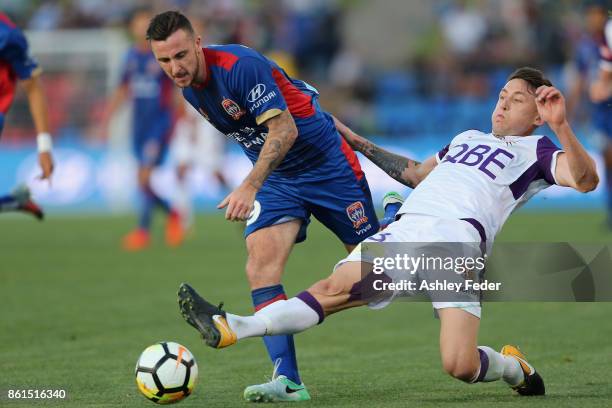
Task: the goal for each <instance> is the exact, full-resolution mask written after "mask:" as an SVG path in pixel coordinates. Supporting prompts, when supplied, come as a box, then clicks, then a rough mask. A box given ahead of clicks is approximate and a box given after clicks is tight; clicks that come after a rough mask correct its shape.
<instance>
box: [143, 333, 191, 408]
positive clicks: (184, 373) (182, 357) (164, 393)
mask: <svg viewBox="0 0 612 408" xmlns="http://www.w3.org/2000/svg"><path fill="white" fill-rule="evenodd" d="M197 380H198V365H197V364H196V361H195V358H194V357H193V354H191V352H190V351H189V350H187V348H186V347H184V346H181V345H180V344H178V343H174V342H171V341H167V342H160V343H157V344H153V345H152V346H149V347H147V348H146V349H145V351H143V352H142V354H141V355H140V358H139V359H138V362H137V363H136V384H137V385H138V389H139V390H140V392H141V393H142V395H144V396H145V397H146V398H148V399H150V400H151V401H153V402H156V403H158V404H172V403H174V402H179V401H180V400H182V399H183V398H185V397H186V396H188V395H189V394H191V393H192V392H193V389H194V387H195V385H196V382H197Z"/></svg>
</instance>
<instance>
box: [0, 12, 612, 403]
mask: <svg viewBox="0 0 612 408" xmlns="http://www.w3.org/2000/svg"><path fill="white" fill-rule="evenodd" d="M142 4H153V5H154V7H155V9H156V10H163V9H167V8H179V9H181V10H183V11H185V12H186V13H188V14H189V16H191V17H197V18H201V19H203V20H204V21H205V22H206V23H207V25H206V27H207V31H206V33H205V39H204V41H205V42H206V43H224V42H242V43H245V44H247V45H252V46H254V47H256V48H258V49H260V50H263V51H266V52H267V53H269V54H274V55H275V56H277V57H279V59H282V60H283V61H284V62H283V64H284V65H285V66H286V67H289V68H290V70H294V71H295V72H298V75H297V76H298V77H299V78H303V79H306V80H308V81H309V82H311V83H312V84H313V85H315V86H316V87H317V88H318V89H319V90H320V91H321V95H322V96H321V100H322V104H323V106H324V107H325V108H326V109H328V110H329V111H331V112H333V113H335V114H337V115H339V116H340V117H342V118H343V119H344V120H346V121H347V122H348V123H350V124H351V126H353V127H354V128H355V129H357V130H358V131H359V132H361V133H363V134H364V135H367V136H369V137H375V138H377V139H378V140H379V141H380V142H381V143H383V144H385V145H388V146H391V147H393V148H394V149H395V148H397V150H398V151H404V152H407V153H410V154H413V155H414V156H415V157H417V158H424V157H426V156H427V155H428V154H431V153H433V152H434V151H436V150H437V149H438V148H439V147H440V146H443V145H445V144H446V143H448V140H450V138H451V137H452V136H454V135H455V134H456V133H457V132H458V131H461V130H463V129H466V128H471V127H477V128H482V129H484V130H488V129H489V126H490V125H489V114H490V110H491V109H492V106H493V104H494V102H493V100H494V98H495V96H496V91H497V88H498V87H499V85H500V84H502V83H503V81H504V79H505V77H506V75H507V74H508V73H509V72H510V71H511V70H512V69H513V68H514V67H516V66H519V65H524V64H530V65H535V66H538V67H540V68H543V69H545V70H546V71H547V72H549V73H551V76H552V77H553V79H554V81H555V82H556V83H557V84H558V85H559V86H560V87H561V88H562V89H568V87H569V86H571V84H572V81H573V78H574V75H575V71H574V69H573V68H572V64H571V61H572V57H573V54H574V50H575V46H576V44H577V43H578V41H579V40H580V38H581V37H582V36H583V35H584V29H585V27H584V15H583V13H582V9H581V8H580V5H579V2H575V1H538V0H533V1H529V0H520V1H519V0H505V1H501V0H500V1H494V0H488V1H485V0H481V1H467V2H464V1H450V0H449V1H435V2H422V1H402V0H385V1H384V2H371V1H365V0H355V1H349V0H342V1H323V0H321V1H306V0H302V1H300V0H291V1H289V0H288V1H280V0H278V1H240V0H221V1H174V2H171V1H152V2H129V1H120V0H80V1H68V0H64V1H57V2H56V1H22V0H2V3H1V8H2V9H3V11H5V12H7V13H8V14H10V16H11V17H12V18H13V19H14V20H15V21H16V22H17V23H18V24H19V25H20V26H21V27H24V28H25V29H27V36H28V38H29V40H30V43H31V47H32V51H33V54H34V55H35V56H36V57H37V58H38V59H39V61H40V62H41V64H42V66H43V68H44V70H45V74H44V76H43V78H44V84H45V87H46V90H47V94H48V97H49V100H50V108H51V123H52V127H53V128H52V131H53V135H54V137H55V146H56V149H55V154H56V159H57V163H58V168H57V174H56V175H55V176H54V178H53V184H52V186H51V187H50V188H49V187H48V186H46V185H45V184H41V183H39V182H37V181H36V180H34V177H35V176H36V175H37V174H38V173H37V172H38V170H37V168H36V162H35V153H34V152H35V145H34V142H33V141H34V137H33V136H34V131H33V129H32V127H31V120H30V118H29V113H28V112H27V105H26V103H25V101H24V99H23V94H20V95H19V98H18V100H17V101H16V104H15V105H14V106H13V108H12V110H11V112H10V114H9V116H8V118H7V125H6V128H5V132H4V134H3V138H2V141H1V144H0V190H1V191H8V190H9V189H10V188H12V187H13V186H14V185H15V184H16V183H18V182H20V181H23V180H27V181H28V184H29V185H30V186H31V187H32V188H33V190H34V192H35V194H36V198H37V199H40V201H41V203H42V204H43V205H44V206H45V207H46V208H48V211H49V214H50V215H49V217H48V219H47V220H46V221H45V222H44V223H42V224H39V223H37V222H35V221H33V220H31V219H29V218H27V217H25V216H22V215H14V216H13V215H5V214H3V215H2V217H0V298H1V299H2V307H0V344H1V345H2V347H0V406H9V407H10V406H28V407H30V406H74V407H84V406H96V407H103V406H113V407H114V406H126V407H133V406H143V407H144V406H152V405H151V403H150V402H148V401H146V400H145V399H144V398H142V396H140V395H139V394H138V392H137V390H136V386H135V383H134V378H133V376H134V375H133V370H134V363H135V362H136V359H137V357H138V355H139V353H140V352H141V351H142V350H143V349H144V348H145V347H146V346H147V345H149V344H151V343H153V342H155V341H159V340H173V341H178V342H180V343H182V344H184V345H186V346H187V347H188V348H189V349H190V350H191V351H192V352H193V353H194V354H195V356H196V358H197V360H198V363H199V366H200V384H199V385H198V387H197V388H196V391H195V393H194V395H193V396H191V397H189V398H188V399H187V400H186V401H185V402H182V403H181V405H180V406H185V407H188V406H194V407H195V406H198V407H201V406H205V407H234V406H239V405H240V406H246V404H244V403H241V392H242V390H243V387H244V386H246V385H248V384H253V383H257V382H260V381H262V380H264V376H265V375H266V374H267V373H269V370H270V369H271V367H270V364H269V361H268V360H267V356H266V355H265V352H264V348H263V346H262V344H261V342H260V341H257V340H254V341H250V342H244V343H241V344H239V345H237V346H236V347H234V348H233V349H231V350H223V351H214V350H210V349H208V348H206V347H204V346H203V345H202V344H201V342H200V341H199V339H198V338H197V336H196V335H195V333H194V332H193V331H192V330H191V329H190V328H188V327H187V326H186V325H185V324H184V322H183V321H182V320H181V318H180V316H179V315H178V313H177V308H176V300H175V290H176V288H177V287H178V284H179V283H180V282H181V281H187V282H191V283H192V284H194V286H196V287H198V288H199V289H201V290H202V291H203V292H204V293H206V295H207V296H209V297H210V298H211V300H214V301H217V300H223V301H225V302H226V305H228V308H229V309H231V310H233V311H236V312H238V313H244V314H246V313H250V312H251V305H250V300H249V296H248V287H247V283H246V279H245V278H244V272H243V270H244V261H245V250H244V242H243V240H242V233H241V228H240V227H239V225H237V224H230V223H227V222H226V221H225V220H223V218H222V215H221V214H219V213H217V212H214V211H213V210H212V206H213V204H214V203H216V202H217V200H218V199H220V198H221V196H222V194H223V192H222V191H220V190H219V189H218V187H217V186H216V185H215V182H214V180H213V179H212V178H211V177H210V176H208V175H206V174H202V173H201V172H200V173H196V174H195V175H192V186H193V188H194V191H195V192H196V193H197V199H198V204H199V208H200V209H201V210H202V214H201V215H200V216H199V217H198V218H197V219H196V234H195V235H194V236H192V237H190V239H188V240H187V241H186V242H185V244H184V245H183V246H182V247H180V248H176V249H169V248H166V247H165V245H164V244H163V242H162V239H161V237H159V236H157V235H156V236H155V237H154V242H153V244H152V247H151V248H149V249H148V250H146V251H143V252H140V253H125V252H123V251H121V249H120V238H121V236H122V235H123V234H124V233H125V232H126V231H127V230H128V229H129V228H130V227H131V226H132V225H133V223H134V216H133V215H132V214H128V212H130V210H131V209H132V208H133V205H134V204H135V200H136V196H135V195H134V191H135V186H134V180H133V179H134V176H133V173H131V171H132V170H133V169H134V163H133V162H132V159H131V157H130V153H129V148H128V146H129V136H130V135H129V134H128V132H127V131H126V130H127V129H129V123H128V117H129V112H128V111H127V110H125V111H124V112H122V113H121V114H120V115H119V117H117V118H116V119H115V121H114V123H113V126H112V129H113V130H112V132H111V134H110V135H108V136H109V138H108V140H107V139H106V137H105V135H100V134H99V128H100V125H99V119H100V116H101V111H102V110H103V107H104V102H105V99H106V98H107V96H108V95H109V93H110V92H111V90H112V88H113V86H114V84H116V82H117V80H118V68H119V65H120V61H121V55H122V52H123V51H124V50H125V48H126V47H127V45H128V44H129V37H128V36H127V35H126V33H125V31H124V27H125V22H126V19H127V17H128V15H129V12H130V10H132V9H133V8H134V7H136V6H138V5H142ZM291 65H293V66H291ZM574 112H575V113H574V115H573V116H574V124H575V126H576V129H577V133H578V134H579V136H580V138H581V140H582V141H583V142H585V144H587V145H588V148H589V150H590V151H591V153H592V154H593V156H594V157H596V158H597V160H598V162H599V164H600V169H601V162H600V160H599V156H598V154H597V151H598V144H597V138H596V137H595V135H594V131H593V129H592V128H591V126H590V123H589V120H588V104H586V102H585V100H584V99H583V100H582V105H581V106H580V107H578V108H577V109H576V110H575V111H574ZM227 148H228V155H229V156H228V158H227V159H226V162H227V163H228V165H227V166H226V168H225V171H226V172H227V175H228V177H230V178H231V180H232V181H233V183H237V182H238V181H239V180H240V177H241V174H243V173H244V172H246V171H247V170H248V166H249V165H248V163H247V162H246V160H245V159H243V158H242V156H240V153H239V151H238V150H237V149H236V146H233V145H231V144H229V145H228V147H227ZM362 164H363V165H364V167H365V169H366V172H367V173H368V176H369V178H370V182H371V184H372V187H373V189H374V192H375V194H376V195H377V196H378V197H380V195H381V194H382V193H383V192H384V191H385V190H386V189H389V188H395V187H398V186H397V184H395V183H394V182H393V181H390V179H389V178H388V177H386V176H383V175H381V173H379V172H377V171H376V169H372V167H371V166H370V165H369V164H368V163H367V161H366V160H362ZM600 174H602V173H601V172H600ZM173 177H174V175H173V170H172V166H171V165H170V164H169V165H168V166H166V167H165V168H164V170H163V171H161V172H160V173H159V174H157V175H156V187H157V188H158V189H160V191H162V192H163V193H164V194H167V195H168V196H172V189H173ZM601 185H603V182H602V183H601ZM601 185H600V187H599V188H598V190H597V191H596V192H594V193H591V194H587V195H580V194H577V193H573V192H560V191H559V190H556V189H554V188H551V189H549V190H547V192H546V196H545V198H538V199H537V201H536V202H534V204H533V205H531V206H530V208H528V209H522V210H520V211H519V212H518V213H517V214H516V215H514V216H513V217H511V219H510V221H509V222H508V224H507V225H506V226H505V227H504V230H503V231H502V233H501V234H500V236H499V238H498V241H499V242H508V241H513V242H537V241H545V242H558V241H571V242H574V241H578V242H591V243H593V242H595V243H603V244H607V245H609V244H610V242H611V241H612V240H611V237H612V236H611V234H610V232H608V231H607V230H606V229H604V227H603V222H604V212H603V200H604V197H603V187H602V186H601ZM402 191H404V190H402ZM553 208H554V211H548V210H550V209H553ZM156 222H157V223H158V224H157V225H156V227H159V226H160V225H159V223H160V222H161V221H160V220H157V221H156ZM313 254H316V256H313ZM342 254H343V249H342V248H341V246H340V244H339V243H338V242H337V240H336V239H335V238H334V237H333V235H332V234H331V233H330V232H329V231H327V230H325V229H323V228H322V227H321V226H320V225H319V224H318V223H316V222H314V223H312V225H311V226H310V229H309V239H308V240H307V241H306V242H305V243H303V244H300V245H298V246H297V247H296V248H295V250H294V251H293V253H292V256H291V258H290V260H289V263H288V266H287V274H286V277H285V279H284V284H285V288H286V291H287V293H288V294H294V293H297V292H298V291H300V290H302V289H304V288H305V287H307V286H308V285H309V284H311V283H312V282H313V281H315V280H317V279H320V278H323V277H325V276H326V275H327V274H328V273H329V271H330V269H331V267H332V265H334V264H335V262H336V261H337V260H338V258H339V257H340V256H342ZM527 284H528V283H527ZM611 314H612V304H611V303H588V304H586V303H582V304H576V303H550V302H549V303H535V302H533V303H522V304H518V303H496V304H486V305H485V308H484V318H483V322H482V329H481V336H480V337H481V341H482V343H483V344H489V345H491V346H494V347H496V348H499V347H501V346H502V345H503V344H505V343H516V344H519V345H520V346H521V347H522V349H523V350H525V351H526V352H527V355H528V357H529V358H530V361H531V362H532V363H533V364H534V365H535V366H536V367H537V368H538V370H540V372H541V373H542V374H543V375H544V378H545V379H546V381H547V394H548V395H547V397H546V398H543V399H542V398H536V399H522V398H519V397H517V396H515V395H513V394H512V393H511V392H510V391H509V390H508V389H507V387H505V385H504V384H499V383H497V384H485V385H477V386H467V385H465V384H462V383H459V382H458V381H455V380H453V379H451V378H449V377H448V376H445V375H444V374H443V373H442V370H441V367H440V363H439V350H438V343H437V336H438V322H437V321H436V320H435V319H432V314H431V305H430V304H428V303H411V304H407V303H401V304H395V305H392V306H391V307H389V308H388V309H386V310H385V311H381V312H376V313H374V312H371V311H369V310H366V309H363V310H362V309H358V310H351V311H347V312H345V313H343V314H342V315H339V316H334V317H333V318H330V319H329V322H327V323H325V324H323V325H322V326H321V327H318V328H316V329H315V330H312V331H309V332H307V333H305V334H301V335H299V336H297V337H296V345H297V349H298V357H299V361H300V368H301V372H302V376H303V378H304V380H305V382H306V384H307V385H308V386H309V389H310V390H311V393H312V394H313V397H314V399H313V401H311V403H309V404H308V406H312V407H332V406H333V407H351V408H355V407H361V406H363V407H373V406H375V407H406V406H411V407H428V406H429V407H470V408H476V407H490V406H492V405H498V406H513V407H514V406H537V407H538V408H541V407H554V408H558V407H563V406H567V407H575V406H584V407H602V406H609V405H610V401H612V381H611V377H610V370H609V369H610V364H611V356H612V344H611V343H610V341H609V339H610V338H612V325H610V323H609V316H610V315H611ZM42 388H54V389H58V388H61V389H66V390H67V392H68V395H69V399H68V400H66V401H40V400H39V401H21V402H18V401H14V400H13V401H8V400H6V398H5V395H6V390H7V389H42Z"/></svg>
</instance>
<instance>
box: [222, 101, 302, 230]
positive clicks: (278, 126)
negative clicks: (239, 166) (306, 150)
mask: <svg viewBox="0 0 612 408" xmlns="http://www.w3.org/2000/svg"><path fill="white" fill-rule="evenodd" d="M264 124H265V125H266V126H267V127H268V136H267V137H266V141H265V143H264V145H263V147H262V148H261V152H260V153H259V158H258V159H257V162H255V165H254V166H253V169H252V170H251V172H250V173H249V174H248V175H247V176H246V178H245V179H244V181H243V182H242V184H240V186H238V188H236V189H235V190H234V191H232V192H231V193H230V194H229V195H228V196H227V197H225V198H224V199H223V201H221V202H220V203H219V205H218V206H217V208H225V207H227V210H226V211H225V219H227V220H230V221H242V220H246V219H247V218H248V217H249V214H250V213H251V211H252V209H253V202H254V201H255V194H257V191H259V189H260V188H261V186H262V185H263V183H264V181H266V179H267V178H268V176H269V175H270V173H272V171H274V169H275V168H276V167H277V166H278V165H279V164H280V163H281V162H282V161H283V159H284V158H285V155H286V154H287V152H288V151H289V149H290V148H291V146H293V143H294V142H295V139H296V138H297V135H298V131H297V127H296V126H295V122H294V121H293V117H292V116H291V114H290V113H289V111H283V112H282V113H280V114H279V115H276V116H274V117H272V118H270V119H268V120H266V121H265V122H264Z"/></svg>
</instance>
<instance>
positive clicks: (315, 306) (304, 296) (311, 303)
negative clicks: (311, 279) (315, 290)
mask: <svg viewBox="0 0 612 408" xmlns="http://www.w3.org/2000/svg"><path fill="white" fill-rule="evenodd" d="M296 297H297V298H298V299H300V300H301V301H302V302H304V303H306V304H307V305H308V307H310V308H311V309H312V310H314V311H315V312H317V314H318V315H319V323H317V324H321V322H323V319H325V313H323V307H322V306H321V304H320V303H319V301H318V300H317V299H315V298H314V296H312V295H311V294H310V293H309V292H308V291H307V290H305V291H303V292H302V293H300V294H298V295H297V296H296Z"/></svg>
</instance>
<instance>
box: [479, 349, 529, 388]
mask: <svg viewBox="0 0 612 408" xmlns="http://www.w3.org/2000/svg"><path fill="white" fill-rule="evenodd" d="M478 349H479V350H481V351H482V352H483V353H484V354H485V356H486V358H483V356H482V354H481V357H480V362H481V365H480V370H481V371H480V372H479V374H478V376H477V377H476V379H474V382H476V381H477V380H478V381H482V382H490V381H497V380H499V379H500V378H501V379H503V380H504V381H505V382H506V383H508V384H509V385H511V386H515V385H519V384H520V383H521V382H522V381H523V379H524V375H523V370H522V369H521V365H520V363H519V362H518V361H517V360H516V359H515V358H513V357H508V356H504V355H503V354H501V353H498V352H497V351H495V350H493V349H492V348H491V347H487V346H478ZM483 360H486V361H487V362H488V364H487V363H485V362H484V361H483ZM483 365H486V367H483ZM483 369H484V370H485V372H484V373H483V372H482V370H483Z"/></svg>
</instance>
